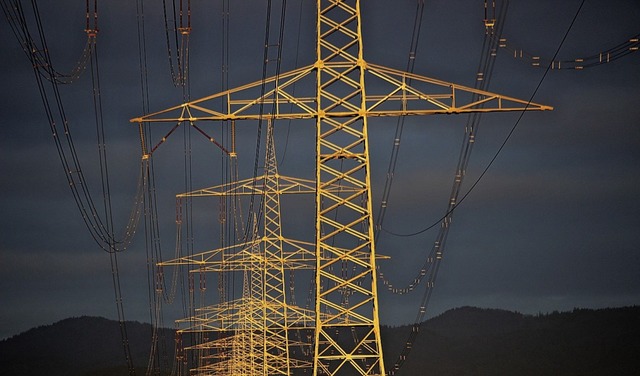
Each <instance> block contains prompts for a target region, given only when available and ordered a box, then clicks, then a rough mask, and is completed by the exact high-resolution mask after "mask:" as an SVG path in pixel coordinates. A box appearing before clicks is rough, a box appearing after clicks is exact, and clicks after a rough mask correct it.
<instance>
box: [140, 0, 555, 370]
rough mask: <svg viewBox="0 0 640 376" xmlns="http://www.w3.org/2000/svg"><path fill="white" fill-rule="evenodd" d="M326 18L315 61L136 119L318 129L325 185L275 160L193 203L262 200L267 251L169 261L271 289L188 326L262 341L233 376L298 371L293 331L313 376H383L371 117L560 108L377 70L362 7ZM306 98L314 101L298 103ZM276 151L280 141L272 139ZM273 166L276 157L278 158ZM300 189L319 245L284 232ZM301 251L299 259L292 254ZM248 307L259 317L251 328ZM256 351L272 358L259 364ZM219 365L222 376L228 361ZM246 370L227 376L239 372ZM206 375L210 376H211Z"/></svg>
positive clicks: (336, 7)
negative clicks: (306, 291) (305, 285)
mask: <svg viewBox="0 0 640 376" xmlns="http://www.w3.org/2000/svg"><path fill="white" fill-rule="evenodd" d="M316 20H317V45H316V61H315V63H313V64H312V65H309V66H306V67H302V68H299V69H295V70H293V71H290V72H286V73H282V74H278V75H276V76H274V77H271V78H267V79H265V80H260V81H257V82H254V83H252V84H248V85H244V86H241V87H238V88H234V89H230V90H227V91H224V92H221V93H217V94H214V95H211V96H207V97H204V98H201V99H198V100H193V101H190V102H187V103H183V104H181V105H178V106H175V107H172V108H169V109H166V110H163V111H159V112H156V113H153V114H149V115H146V116H142V117H139V118H135V119H132V120H131V121H132V122H137V123H153V122H170V123H175V124H176V126H178V125H180V124H184V125H188V126H192V127H196V128H197V129H198V130H200V129H199V128H198V126H197V125H196V123H197V122H203V121H228V120H232V121H241V120H269V121H270V122H271V121H277V120H279V119H314V120H315V123H316V149H315V154H316V163H315V172H316V180H315V182H312V181H307V180H303V179H295V178H286V177H281V176H279V175H278V173H277V170H274V169H273V168H275V163H274V161H271V162H269V168H268V169H267V172H266V174H265V176H264V177H262V178H260V179H250V180H247V181H240V182H232V183H230V184H228V185H225V186H221V187H215V188H209V189H203V190H199V191H196V192H191V193H189V194H188V195H191V196H196V195H215V194H228V193H230V192H231V191H233V192H236V193H240V194H252V193H253V194H256V193H257V194H262V195H264V197H265V198H264V202H265V206H264V211H265V224H264V226H265V235H264V237H263V242H264V243H263V247H260V248H261V251H260V252H256V251H255V249H254V248H253V247H252V246H251V245H250V244H243V245H238V246H235V247H232V248H233V250H231V249H229V250H227V251H226V252H222V251H221V250H217V251H211V252H205V253H202V254H199V255H196V256H193V257H190V258H183V259H180V260H174V261H172V262H167V263H165V265H175V264H180V263H188V264H191V265H195V266H197V267H201V268H206V270H221V269H222V264H223V261H221V259H220V257H226V259H225V260H224V265H225V266H224V268H226V270H229V269H230V268H231V269H234V270H247V272H248V273H254V274H255V273H256V271H255V270H256V269H258V270H261V271H260V272H259V273H258V274H255V277H254V278H255V282H252V283H251V286H255V284H256V283H262V284H263V286H265V288H264V289H262V290H260V291H254V292H253V293H248V295H247V296H245V297H243V299H244V300H245V301H243V302H239V303H240V304H236V305H235V307H242V308H236V309H232V310H230V311H229V310H226V308H225V307H223V306H216V307H210V308H208V309H205V310H203V311H202V312H200V314H199V316H197V317H192V318H189V319H185V321H186V322H196V323H197V325H195V326H194V327H192V328H190V329H187V330H198V331H204V330H209V329H210V328H212V327H214V326H215V329H216V330H222V329H221V328H224V327H225V325H232V326H233V325H235V326H234V327H235V328H238V327H242V328H245V330H241V331H237V333H240V334H238V336H239V338H237V341H232V340H230V339H229V338H224V339H222V340H221V341H223V342H224V341H227V342H233V343H235V344H236V345H234V346H235V347H227V348H231V349H233V348H235V349H237V348H238V346H237V344H238V343H242V341H246V340H247V339H246V337H247V336H250V335H252V333H257V332H259V333H262V337H261V338H262V339H261V340H260V341H258V342H255V341H254V342H251V343H252V344H253V345H251V346H250V347H249V348H251V349H252V350H251V351H250V353H246V350H243V351H236V352H235V353H234V352H233V351H230V355H229V356H230V357H229V358H227V359H231V360H232V362H236V364H244V363H242V361H241V360H240V359H252V360H251V362H254V363H252V364H257V365H259V366H258V367H254V368H251V367H247V366H246V364H245V366H243V367H240V368H241V369H242V370H243V371H242V372H243V373H233V374H263V375H270V374H288V373H289V372H291V365H292V364H293V363H294V362H293V360H292V359H291V358H290V357H289V355H288V353H287V350H286V349H287V348H288V347H289V346H291V342H292V341H291V339H290V338H288V337H287V331H288V330H291V329H293V328H304V329H312V330H313V331H314V333H315V335H314V338H313V348H314V355H313V374H314V375H320V374H326V375H338V374H342V373H344V374H359V375H385V367H384V362H383V356H382V354H383V353H382V344H381V340H380V321H379V317H378V307H379V303H378V294H377V288H376V285H377V283H376V272H375V271H376V258H377V256H376V252H375V247H374V241H373V219H372V204H371V184H370V162H369V145H368V132H367V130H368V118H370V117H381V116H407V115H433V114H458V113H470V112H495V111H503V112H504V111H525V110H529V111H530V110H537V111H541V110H551V109H552V108H551V107H549V106H544V105H540V104H536V103H530V102H528V101H525V100H520V99H516V98H511V97H506V96H503V95H499V94H495V93H490V92H487V91H482V90H477V89H473V88H470V87H464V86H461V85H456V84H453V83H449V82H445V81H440V80H436V79H432V78H428V77H424V76H420V75H416V74H411V73H407V72H402V71H398V70H395V69H391V68H387V67H383V66H379V65H374V64H370V63H368V62H367V61H365V59H364V57H363V49H362V32H361V14H360V1H359V0H318V1H317V19H316ZM365 81H366V86H365ZM265 87H266V88H267V89H266V90H264V88H265ZM294 87H295V88H296V90H295V92H294V90H293V88H294ZM365 89H366V90H365ZM304 90H307V92H306V93H303V94H300V93H301V92H303V91H304ZM265 104H269V105H271V106H272V108H273V112H271V113H268V114H267V113H263V111H262V110H263V108H264V105H265ZM215 108H218V109H219V108H224V109H225V110H223V111H220V110H214V109H215ZM269 129H272V128H271V123H270V126H269ZM212 141H214V140H213V139H212ZM268 142H272V136H271V135H270V136H269V141H268ZM267 149H269V148H267ZM271 150H273V148H271ZM144 157H145V158H148V157H149V155H148V154H147V155H145V156H144ZM270 158H272V156H270V155H267V160H268V161H269V160H270ZM273 158H274V157H273ZM278 178H280V179H281V180H278ZM279 182H282V184H280V185H279ZM302 192H306V193H313V194H315V202H316V206H315V207H316V213H315V242H314V243H304V242H296V241H292V240H285V239H283V238H282V236H281V234H280V232H279V231H280V227H279V218H280V212H279V202H278V201H277V198H278V197H279V196H280V195H281V194H283V193H302ZM291 246H293V247H292V249H293V250H292V251H285V248H286V247H291ZM309 247H310V248H309ZM256 253H257V254H256ZM214 259H215V260H216V261H212V260H214ZM296 267H300V268H302V267H304V268H312V269H314V270H315V310H314V311H313V312H307V311H304V310H302V309H299V308H297V307H290V306H287V304H286V301H285V299H284V295H285V293H284V289H283V288H282V286H283V278H284V277H283V270H284V269H287V268H296ZM249 279H250V278H249ZM257 302H259V304H257V305H255V304H256V303H257ZM244 308H247V309H248V310H249V311H250V312H256V315H255V316H254V317H253V318H252V319H251V320H249V319H247V318H246V315H247V311H246V310H245V309H244ZM274 317H275V319H274ZM216 320H217V321H216ZM218 321H219V322H218ZM248 322H250V323H251V324H250V325H249V324H247V323H248ZM311 322H313V323H312V324H311ZM213 323H217V325H213ZM239 323H241V324H239ZM294 323H295V324H294ZM301 323H302V324H301ZM211 346H213V347H215V346H222V345H221V344H220V343H215V344H211ZM245 349H246V347H245ZM254 352H255V353H262V354H263V355H262V356H261V357H258V358H257V360H256V357H255V356H254V355H253V353H254ZM271 356H273V357H274V358H270V357H271ZM243 357H244V358H243ZM247 361H248V360H247ZM238 362H240V363H238ZM284 363H288V365H285V364H284ZM214 365H215V366H214V368H215V367H217V368H216V369H217V370H218V371H219V368H220V367H221V364H220V362H218V363H214ZM272 365H277V366H273V367H272ZM299 365H300V366H301V367H304V366H305V365H304V364H302V363H300V364H299ZM267 366H268V367H267ZM240 368H238V367H235V368H233V367H231V368H229V367H227V368H225V370H227V371H231V370H232V369H233V370H238V372H239V370H240ZM196 372H197V374H211V373H209V371H208V369H199V370H196ZM234 372H236V371H234ZM244 372H248V373H244ZM223 373H224V372H223Z"/></svg>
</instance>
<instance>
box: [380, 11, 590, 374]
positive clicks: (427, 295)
mask: <svg viewBox="0 0 640 376" xmlns="http://www.w3.org/2000/svg"><path fill="white" fill-rule="evenodd" d="M583 5H584V0H582V2H581V3H580V6H579V7H578V9H577V11H576V13H575V15H574V17H573V19H572V21H571V23H570V24H569V27H568V28H567V30H566V32H565V34H564V36H563V38H562V40H561V41H560V44H559V45H558V47H557V49H556V52H555V54H554V59H555V57H556V56H557V55H558V53H559V52H560V50H561V48H562V46H563V44H564V42H565V40H566V38H567V36H568V35H569V32H570V31H571V29H572V28H573V25H574V23H575V21H576V19H577V18H578V15H579V14H580V10H581V9H582V6H583ZM550 69H551V66H550V65H549V66H548V67H547V69H546V70H545V73H544V74H543V75H542V77H541V79H540V81H539V82H538V85H537V86H536V88H535V90H534V91H533V93H532V95H531V97H530V99H529V103H530V102H531V101H533V98H534V97H535V95H536V93H537V92H538V90H539V88H540V86H541V85H542V82H544V79H545V77H546V75H547V73H548V72H549V70H550ZM526 107H528V106H525V108H526ZM523 115H524V111H523V112H521V114H520V116H519V117H518V119H517V120H516V122H515V124H514V126H513V127H512V128H511V131H510V132H509V134H508V135H507V137H506V138H505V140H504V141H503V143H502V145H501V146H500V148H499V149H498V151H497V152H496V154H495V155H494V157H493V159H492V160H491V161H490V162H489V164H488V165H487V167H486V168H485V169H484V171H483V172H482V174H481V175H480V177H479V178H478V179H477V180H476V181H475V183H474V184H473V185H472V186H471V188H470V189H469V191H467V193H466V194H465V195H464V196H463V197H462V199H461V200H460V201H458V202H457V203H456V204H454V205H453V208H452V209H450V210H449V212H448V215H450V214H451V213H452V212H453V210H455V208H456V207H457V205H459V204H460V203H461V202H462V200H463V199H464V198H466V197H467V196H468V194H469V193H470V192H471V191H472V190H473V189H474V187H475V186H476V185H477V184H478V183H479V181H480V180H481V179H482V177H483V176H484V175H485V174H486V172H487V171H488V169H489V167H490V166H491V165H492V164H493V162H494V161H495V160H496V158H497V157H498V155H499V154H500V152H501V151H502V149H503V148H504V146H505V145H506V143H507V142H508V140H509V139H510V137H511V135H512V134H513V132H514V131H515V129H516V128H517V126H518V124H519V123H520V120H521V119H522V117H523ZM447 217H448V216H445V217H443V218H444V219H445V220H446V218H447ZM439 267H440V263H439V262H436V263H435V265H434V267H433V268H431V277H430V279H429V280H430V281H432V280H435V278H436V276H437V273H438V270H439ZM431 287H433V286H428V288H427V289H425V292H424V294H423V297H422V302H421V308H420V310H419V312H418V315H417V316H416V320H415V322H414V325H413V327H412V331H411V334H410V336H409V339H408V340H407V342H406V345H405V347H404V349H403V351H402V352H401V354H400V356H399V357H398V359H397V360H396V363H395V365H394V367H393V368H392V370H391V371H390V372H389V373H390V375H394V374H395V371H397V370H398V369H400V367H401V366H402V364H403V363H404V362H405V360H406V358H407V355H408V354H409V352H410V351H411V349H412V347H413V343H414V342H413V341H414V339H415V336H417V333H418V332H419V330H420V327H421V323H422V322H423V321H424V315H425V314H426V305H427V304H428V302H429V300H430V298H431V293H432V291H433V289H432V288H431Z"/></svg>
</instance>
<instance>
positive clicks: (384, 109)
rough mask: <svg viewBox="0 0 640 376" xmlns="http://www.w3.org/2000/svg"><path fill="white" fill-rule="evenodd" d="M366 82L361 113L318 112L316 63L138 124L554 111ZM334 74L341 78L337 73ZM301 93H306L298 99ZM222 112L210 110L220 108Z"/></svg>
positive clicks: (401, 76)
mask: <svg viewBox="0 0 640 376" xmlns="http://www.w3.org/2000/svg"><path fill="white" fill-rule="evenodd" d="M359 64H360V65H361V66H362V68H363V70H364V73H365V77H366V80H367V84H368V87H367V96H366V99H365V109H364V113H363V110H362V109H360V108H358V107H353V108H350V107H348V106H346V107H345V108H343V109H342V110H339V111H330V112H323V113H321V114H319V113H318V111H317V103H316V102H317V98H316V97H315V94H314V93H313V89H314V85H315V84H314V82H313V80H314V79H315V77H316V71H317V69H318V67H317V64H316V65H310V66H306V67H304V68H299V69H295V70H292V71H289V72H286V73H283V74H281V75H279V76H277V77H270V78H267V79H266V80H264V83H265V85H266V86H268V87H272V88H271V89H270V90H267V91H266V92H265V93H264V94H262V95H261V94H260V89H261V87H262V84H263V81H262V80H260V81H256V82H253V83H251V84H247V85H243V86H239V87H237V88H234V89H230V90H227V91H224V92H220V93H217V94H213V95H209V96H206V97H203V98H200V99H196V100H193V101H190V102H185V103H183V104H180V105H178V106H174V107H170V108H167V109H165V110H162V111H158V112H155V113H152V114H149V115H145V116H142V117H137V118H133V119H131V120H130V121H131V122H132V123H141V122H149V123H154V122H169V123H176V122H177V123H181V122H190V123H193V122H198V121H225V120H259V119H276V120H277V119H313V118H316V117H317V116H319V115H321V116H330V117H355V116H362V115H366V116H371V117H379V116H412V115H414V116H415V115H436V114H460V113H470V112H507V111H547V110H552V109H553V107H551V106H546V105H542V104H538V103H533V102H529V101H527V100H523V99H518V98H514V97H509V96H506V95H501V94H497V93H492V92H488V91H484V90H478V89H474V88H472V87H468V86H464V85H458V84H455V83H452V82H447V81H443V80H438V79H435V78H430V77H426V76H421V75H418V74H414V73H408V72H403V71H401V70H397V69H393V68H388V67H384V66H382V65H376V64H370V63H367V62H365V61H364V60H363V61H361V62H359ZM344 65H345V63H343V62H325V63H323V64H322V69H329V70H330V69H340V68H342V67H343V66H344ZM336 75H339V74H338V73H336ZM299 92H303V93H304V92H306V94H303V95H302V96H300V95H299V94H296V93H299ZM267 104H268V105H273V106H274V107H273V108H274V109H275V112H274V113H261V111H260V108H261V107H264V105H267ZM222 107H224V108H225V109H226V110H225V111H220V110H213V108H218V109H219V108H222Z"/></svg>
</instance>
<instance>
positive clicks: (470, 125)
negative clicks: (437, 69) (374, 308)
mask: <svg viewBox="0 0 640 376" xmlns="http://www.w3.org/2000/svg"><path fill="white" fill-rule="evenodd" d="M495 4H496V3H495V1H494V2H492V15H493V18H492V20H491V22H490V23H489V22H488V21H487V1H486V0H485V26H486V33H485V37H484V40H483V45H482V50H481V51H482V55H481V57H480V61H479V64H478V74H477V76H476V77H477V78H476V83H475V88H476V89H480V90H487V89H488V86H489V83H490V81H491V77H492V76H493V68H494V64H495V59H494V57H495V54H494V53H493V51H494V47H495V46H494V45H495V43H494V42H493V39H492V38H491V35H493V34H496V33H497V34H500V33H502V30H503V26H504V24H505V22H504V21H505V19H506V14H507V9H508V4H509V3H508V1H504V3H503V6H501V7H500V12H499V15H498V19H497V20H496V18H495ZM496 23H497V25H498V29H495V25H496ZM476 99H477V98H475V99H474V100H476ZM480 119H481V113H472V114H470V115H469V116H468V117H467V123H466V125H465V133H464V137H463V142H462V146H461V148H460V154H459V157H458V163H457V166H456V173H455V176H454V180H453V184H452V188H451V193H450V196H449V201H448V207H451V206H453V205H455V203H456V202H457V199H458V195H459V193H460V189H461V186H462V183H463V181H464V177H465V175H466V168H467V165H468V163H469V159H470V156H471V151H472V149H473V145H474V144H475V137H476V134H477V129H478V127H479V125H480ZM451 222H452V214H449V215H448V216H447V217H446V218H444V219H443V220H442V222H441V226H440V229H439V231H438V234H437V236H436V240H435V241H434V243H433V246H432V247H431V249H430V253H429V255H428V256H427V257H426V259H425V262H424V264H423V266H422V268H421V269H420V272H419V273H418V274H417V275H416V276H415V277H414V278H413V279H412V280H411V281H410V282H409V283H408V284H407V286H406V287H404V288H397V287H393V286H392V285H391V284H390V283H389V282H388V280H386V279H385V280H384V283H385V285H387V288H389V289H390V290H391V291H392V292H393V293H396V294H400V295H402V294H406V293H409V292H411V291H417V289H416V287H417V286H418V285H419V284H420V283H422V284H423V285H424V291H423V294H422V297H421V300H420V304H419V305H418V309H417V313H416V317H415V319H414V322H413V325H412V327H411V331H410V332H409V335H408V338H407V340H406V341H405V344H404V346H403V348H402V350H401V351H400V355H399V356H398V358H397V359H396V361H395V363H394V366H393V368H392V369H391V371H390V374H391V375H393V374H394V373H395V372H396V371H397V370H399V369H400V368H401V367H402V365H403V364H404V362H405V361H406V359H407V357H408V355H409V353H410V352H411V349H412V347H413V344H414V343H415V341H416V338H417V336H418V334H419V333H420V329H421V326H422V323H423V321H424V317H425V315H426V312H427V308H428V306H429V301H430V299H431V296H432V294H433V291H434V287H435V281H436V279H437V275H438V270H439V269H440V263H441V260H442V258H443V254H444V251H445V247H446V241H447V238H448V234H449V229H450V227H451V226H450V225H451ZM425 279H426V282H423V280H425Z"/></svg>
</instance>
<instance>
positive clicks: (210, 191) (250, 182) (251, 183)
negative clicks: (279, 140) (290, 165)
mask: <svg viewBox="0 0 640 376" xmlns="http://www.w3.org/2000/svg"><path fill="white" fill-rule="evenodd" d="M278 180H279V185H278V192H277V193H278V194H314V193H315V192H316V182H315V181H314V180H310V179H301V178H295V177H291V176H284V175H278ZM264 183H265V175H262V176H258V177H257V178H255V179H254V178H249V179H244V180H238V181H234V182H230V183H226V184H221V185H217V186H214V187H207V188H201V189H198V190H195V191H191V192H186V193H181V194H178V195H176V197H178V198H183V197H208V196H216V197H219V196H232V195H233V196H250V195H260V194H264V193H265V189H264V187H265V184H264ZM325 189H326V190H327V191H329V192H336V193H342V192H349V191H353V188H351V187H348V186H344V185H329V186H327V187H326V188H325Z"/></svg>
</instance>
